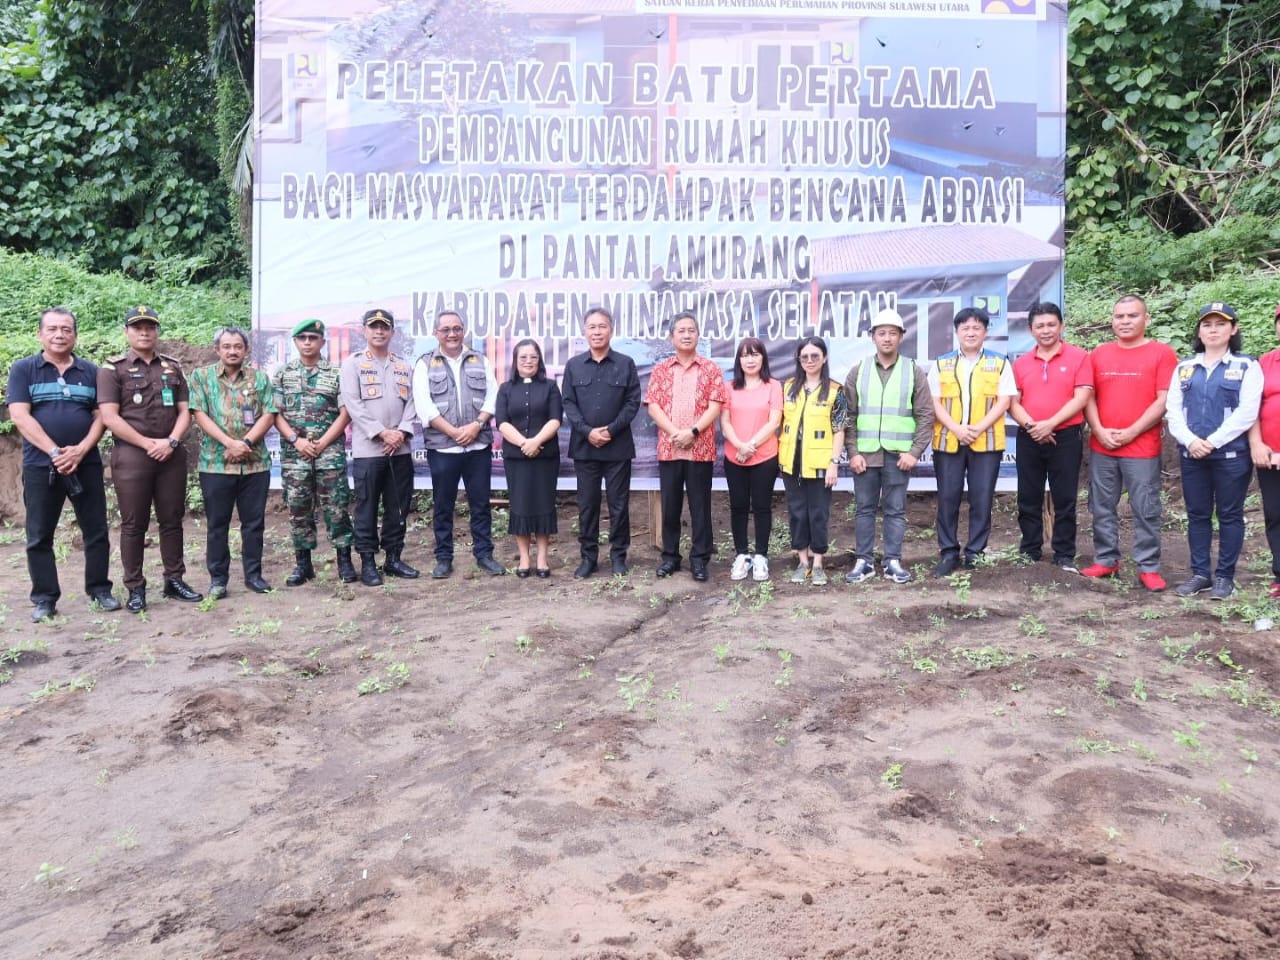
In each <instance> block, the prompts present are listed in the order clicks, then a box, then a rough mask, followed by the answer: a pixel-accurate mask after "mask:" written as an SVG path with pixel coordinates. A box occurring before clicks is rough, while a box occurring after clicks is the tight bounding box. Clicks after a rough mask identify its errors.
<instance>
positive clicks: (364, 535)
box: [351, 453, 413, 554]
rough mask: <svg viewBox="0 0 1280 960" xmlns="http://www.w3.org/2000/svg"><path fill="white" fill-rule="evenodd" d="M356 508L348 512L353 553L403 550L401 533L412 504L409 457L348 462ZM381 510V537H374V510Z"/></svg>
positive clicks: (397, 551) (375, 530)
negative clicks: (353, 536)
mask: <svg viewBox="0 0 1280 960" xmlns="http://www.w3.org/2000/svg"><path fill="white" fill-rule="evenodd" d="M351 479H352V481H353V482H354V484H355V495H356V505H355V510H354V511H352V517H351V519H352V525H353V526H354V527H355V548H356V553H361V554H363V553H377V552H378V548H379V546H381V548H382V549H383V550H385V551H386V552H387V553H399V552H400V551H401V550H403V549H404V532H405V528H406V526H407V523H408V519H409V507H410V505H411V504H412V503H413V457H411V456H410V455H409V454H407V453H402V454H398V455H396V456H394V457H356V458H354V459H353V460H352V461H351ZM380 506H381V508H382V536H381V537H379V536H378V508H379V507H380Z"/></svg>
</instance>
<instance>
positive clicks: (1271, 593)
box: [1267, 580, 1280, 600]
mask: <svg viewBox="0 0 1280 960" xmlns="http://www.w3.org/2000/svg"><path fill="white" fill-rule="evenodd" d="M1267 596H1268V597H1270V598H1271V599H1272V600H1280V580H1277V581H1276V582H1275V583H1273V584H1272V585H1271V586H1269V587H1267Z"/></svg>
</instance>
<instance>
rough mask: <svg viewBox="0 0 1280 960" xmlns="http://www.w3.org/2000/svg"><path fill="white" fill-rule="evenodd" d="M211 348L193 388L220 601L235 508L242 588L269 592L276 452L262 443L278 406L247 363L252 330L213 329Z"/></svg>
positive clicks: (213, 576)
mask: <svg viewBox="0 0 1280 960" xmlns="http://www.w3.org/2000/svg"><path fill="white" fill-rule="evenodd" d="M213 346H214V348H215V349H216V350H217V351H218V362H217V363H213V364H210V365H209V366H207V367H200V368H199V369H198V370H193V371H192V373H191V378H190V381H189V383H188V389H189V391H190V394H191V412H192V415H193V416H194V417H195V420H196V426H198V427H199V428H200V433H201V437H200V467H199V469H200V491H201V493H203V495H204V513H205V520H206V521H207V523H208V533H207V541H206V547H205V565H206V566H207V567H208V570H209V582H210V586H209V596H211V597H213V598H214V599H215V600H221V599H222V598H223V597H225V596H226V595H227V580H228V578H229V577H230V575H231V549H230V546H229V545H228V543H227V532H228V531H229V530H230V528H231V512H232V510H235V512H236V513H238V514H239V515H240V543H241V550H240V557H241V562H242V564H243V567H244V585H245V586H246V587H248V588H249V589H250V590H252V591H253V592H254V593H269V592H270V590H271V584H269V583H267V581H266V580H264V579H263V578H262V531H263V529H264V528H265V527H266V522H267V493H268V492H269V491H270V489H271V453H270V452H269V451H268V450H267V445H266V443H264V442H263V441H264V440H265V438H266V436H267V431H269V430H270V429H271V428H272V427H273V426H275V422H276V405H275V401H274V400H273V399H272V397H271V381H270V380H269V379H268V378H267V375H266V374H265V373H263V372H262V371H261V370H255V369H254V368H253V367H246V365H245V359H246V358H247V356H248V354H249V334H248V332H247V331H245V330H242V329H241V328H240V327H223V328H222V329H221V330H219V331H218V332H217V333H216V334H214V337H213Z"/></svg>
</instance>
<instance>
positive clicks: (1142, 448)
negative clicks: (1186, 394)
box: [1080, 295, 1178, 591]
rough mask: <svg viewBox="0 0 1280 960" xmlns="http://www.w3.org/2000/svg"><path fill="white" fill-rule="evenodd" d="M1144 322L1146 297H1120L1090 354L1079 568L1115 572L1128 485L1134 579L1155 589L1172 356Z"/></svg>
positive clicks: (1093, 573)
mask: <svg viewBox="0 0 1280 960" xmlns="http://www.w3.org/2000/svg"><path fill="white" fill-rule="evenodd" d="M1148 319H1149V317H1148V315H1147V304H1146V301H1145V300H1143V299H1142V298H1141V297H1138V296H1133V295H1129V296H1127V297H1121V298H1120V299H1119V300H1117V301H1116V305H1115V307H1114V308H1113V309H1112V311H1111V329H1112V331H1113V332H1114V333H1115V335H1116V339H1115V340H1113V341H1112V342H1110V343H1103V344H1100V345H1099V346H1098V347H1096V348H1095V349H1094V351H1093V353H1092V354H1090V362H1091V363H1092V364H1093V396H1091V397H1090V398H1089V401H1088V403H1087V405H1086V406H1085V408H1084V412H1085V419H1087V420H1088V421H1089V428H1090V430H1092V431H1093V433H1092V436H1090V438H1089V450H1090V456H1089V512H1090V513H1091V514H1093V550H1094V562H1093V564H1091V565H1090V566H1088V567H1085V568H1084V569H1083V570H1081V571H1080V572H1081V573H1082V574H1084V575H1085V576H1086V577H1111V576H1114V575H1115V574H1116V573H1117V572H1118V571H1119V570H1120V522H1119V516H1118V513H1117V508H1118V506H1119V504H1120V494H1121V492H1122V491H1124V490H1127V491H1128V493H1129V506H1130V507H1131V508H1132V510H1133V559H1134V562H1135V563H1136V564H1137V565H1138V581H1139V582H1140V583H1141V584H1142V585H1143V586H1144V587H1146V588H1147V589H1148V590H1151V591H1160V590H1163V589H1164V588H1165V587H1166V586H1167V584H1166V583H1165V579H1164V577H1162V576H1161V575H1160V517H1161V512H1162V511H1161V505H1160V423H1161V421H1162V420H1163V419H1164V406H1165V397H1166V396H1167V395H1168V393H1169V382H1170V381H1171V380H1172V378H1173V368H1174V367H1176V366H1177V365H1178V357H1177V355H1176V354H1174V352H1173V348H1172V347H1170V346H1169V345H1168V344H1166V343H1160V342H1159V341H1158V340H1148V339H1147V321H1148Z"/></svg>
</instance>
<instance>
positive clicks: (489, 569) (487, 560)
mask: <svg viewBox="0 0 1280 960" xmlns="http://www.w3.org/2000/svg"><path fill="white" fill-rule="evenodd" d="M476 566H477V567H479V568H480V569H481V570H483V571H484V572H485V573H487V574H488V575H489V576H491V577H500V576H502V575H503V574H504V573H506V572H507V568H506V567H504V566H503V565H502V564H500V563H499V562H498V561H497V560H495V559H493V557H479V558H477V560H476Z"/></svg>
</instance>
